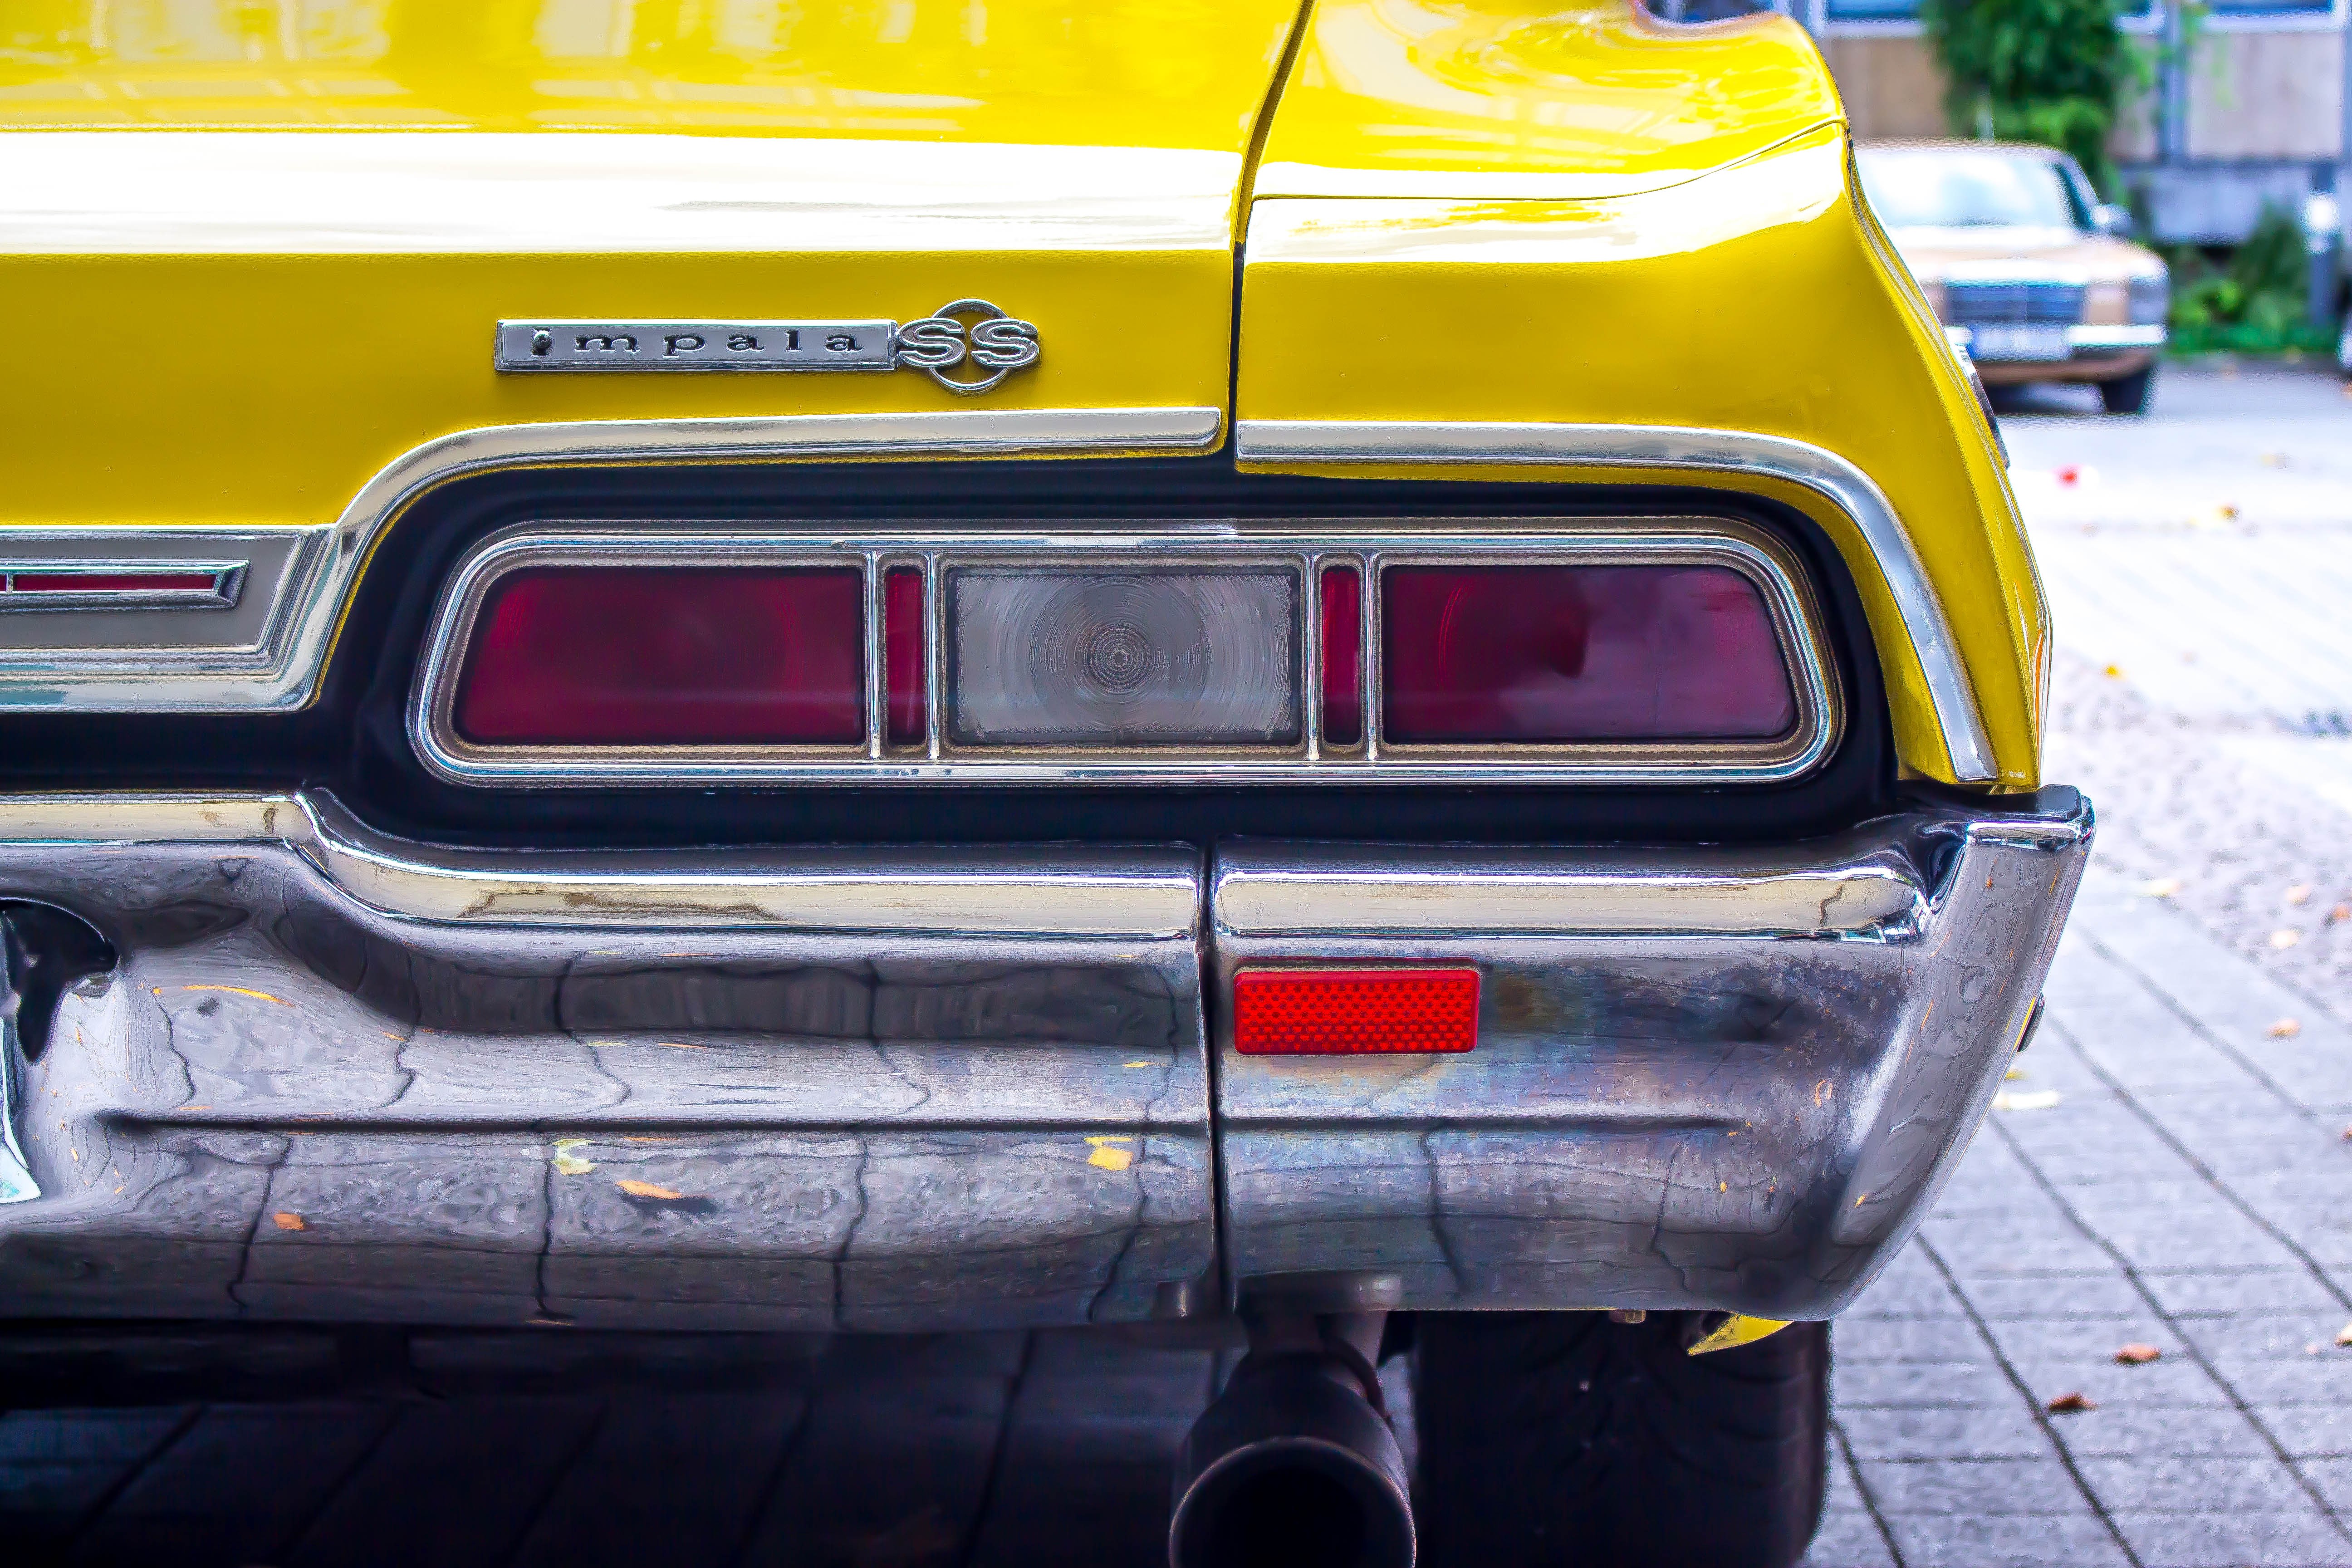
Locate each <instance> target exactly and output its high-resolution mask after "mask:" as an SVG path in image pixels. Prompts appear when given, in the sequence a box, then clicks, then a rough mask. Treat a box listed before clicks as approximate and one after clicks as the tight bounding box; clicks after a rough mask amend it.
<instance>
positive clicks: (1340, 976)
mask: <svg viewBox="0 0 2352 1568" xmlns="http://www.w3.org/2000/svg"><path fill="white" fill-rule="evenodd" d="M1477 1043H1478V972H1477V971H1476V970H1475V969H1244V970H1243V971H1242V972H1241V973H1238V974H1236V975H1234V1049H1235V1050H1236V1051H1239V1052H1240V1053H1241V1054H1242V1055H1244V1056H1245V1057H1284V1056H1370V1055H1383V1054H1391V1053H1396V1054H1402V1053H1406V1052H1436V1051H1466V1050H1468V1049H1470V1048H1471V1047H1473V1046H1475V1045H1476V1044H1477Z"/></svg>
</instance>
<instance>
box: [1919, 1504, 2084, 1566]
mask: <svg viewBox="0 0 2352 1568" xmlns="http://www.w3.org/2000/svg"><path fill="white" fill-rule="evenodd" d="M1886 1527H1887V1528H1888V1529H1889V1530H1890V1531H1894V1534H1895V1548H1896V1550H1897V1551H1899V1552H1901V1553H1902V1558H1903V1563H1904V1564H1905V1568H2107V1565H2108V1564H2116V1565H2121V1564H2125V1563H2129V1562H2130V1559H2129V1558H2127V1557H2126V1556H2125V1555H2124V1551H2123V1548H2122V1547H2121V1546H2119V1545H2117V1544H2116V1538H2115V1536H2114V1534H2113V1533H2112V1532H2111V1531H2109V1530H2108V1529H2107V1525H2106V1522H2105V1521H2104V1520H2100V1519H2098V1518H2095V1517H2093V1516H2090V1515H2084V1516H2082V1517H2080V1518H2068V1517H2065V1516H2063V1515H2053V1514H2000V1515H1992V1516H1989V1517H1977V1518H1970V1517H1969V1516H1966V1515H1952V1514H1941V1513H1921V1514H1890V1515H1888V1516H1887V1520H1886Z"/></svg>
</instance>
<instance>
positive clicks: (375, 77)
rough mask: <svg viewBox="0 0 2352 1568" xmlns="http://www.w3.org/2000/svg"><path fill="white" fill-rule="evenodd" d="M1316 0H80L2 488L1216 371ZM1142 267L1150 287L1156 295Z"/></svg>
mask: <svg viewBox="0 0 2352 1568" xmlns="http://www.w3.org/2000/svg"><path fill="white" fill-rule="evenodd" d="M1296 18H1297V0H1092V3H1089V4H1086V5H1077V4H1070V3H1066V0H1065V3H1059V4H1055V3H1034V0H1033V3H1007V0H890V3H889V4H887V5H884V4H862V3H851V0H839V3H835V4H822V3H816V4H803V5H795V6H791V7H741V6H736V7H728V6H721V5H700V6H683V7H681V6H677V5H669V6H659V5H651V4H629V3H625V0H611V3H610V4H605V3H603V0H563V3H559V0H391V3H390V4H388V5H387V4H386V3H385V0H373V3H369V0H311V3H308V4H305V5H302V6H300V7H289V6H276V7H250V6H248V7H242V8H239V7H207V6H172V7H132V6H119V5H118V6H109V7H98V6H95V5H93V6H91V7H90V8H89V12H88V14H87V15H86V16H84V17H83V25H82V27H81V36H80V37H79V38H78V39H77V40H74V41H73V42H74V45H75V47H61V48H60V49H58V51H56V53H55V54H54V56H53V57H51V58H46V59H28V58H26V57H22V56H19V57H16V58H14V59H13V60H11V61H9V62H8V63H5V64H0V141H5V156H6V163H7V166H8V168H9V170H10V178H9V179H8V181H6V182H5V183H0V297H5V298H6V299H7V300H9V302H10V307H11V310H12V311H13V312H14V313H15V315H16V319H17V320H18V321H31V322H38V321H63V322H71V323H74V327H73V343H74V346H73V350H72V352H71V353H56V354H43V355H38V356H27V357H26V359H25V360H24V361H23V362H21V363H19V364H18V366H17V367H16V369H15V370H14V371H13V372H12V374H10V375H9V376H8V377H6V378H5V381H0V468H5V472H6V473H7V474H8V477H9V483H8V484H7V486H5V488H0V523H14V524H37V525H48V524H122V525H153V524H159V523H162V524H173V523H207V524H217V523H234V524H236V525H238V526H271V525H278V524H315V523H320V522H324V521H330V520H331V519H333V518H334V517H335V516H336V515H337V514H338V513H339V512H340V511H341V508H342V507H343V505H344V504H345V503H346V502H347V501H348V500H350V499H351V497H352V495H353V494H354V493H355V492H357V491H358V490H359V489H360V488H361V486H362V485H363V484H364V483H365V482H366V481H367V480H368V479H369V478H370V477H371V476H372V475H373V474H374V473H376V472H377V471H378V470H379V469H381V468H383V466H384V465H385V464H386V463H388V462H390V461H391V460H393V459H394V458H397V457H398V456H400V455H401V454H403V453H404V452H407V451H410V450H412V449H414V448H415V447H418V446H420V445H422V444H424V443H425V442H427V441H429V440H432V439H434V438H436V437H441V436H444V435H447V434H451V433H453V432H457V431H461V430H466V429H470V428H476V427H479V426H490V425H504V424H518V423H532V422H541V421H568V420H596V419H618V420H627V419H657V418H691V417H720V416H776V415H793V414H840V413H865V412H893V411H914V412H922V411H948V410H962V409H970V408H973V407H976V406H986V407H989V408H994V409H1021V408H1096V407H1112V408H1131V407H1146V408H1149V407H1202V406H1208V407H1223V405H1225V403H1226V402H1227V401H1228V394H1229V388H1230V384H1231V383H1230V373H1229V365H1230V356H1231V347H1232V310H1233V296H1234V290H1233V246H1234V229H1235V216H1234V215H1235V213H1236V211H1237V208H1238V205H1239V201H1240V195H1241V190H1242V181H1243V176H1244V164H1245V154H1246V153H1247V151H1248V148H1249V145H1250V141H1251V138H1252V135H1253V134H1254V131H1255V123H1256V121H1257V118H1258V114H1259V110H1261V108H1262V106H1263V104H1264V102H1265V96H1266V92H1267V89H1268V87H1269V85H1270V83H1271V81H1272V79H1273V77H1274V73H1275V71H1276V67H1277V65H1278V63H1279V61H1280V59H1281V58H1282V54H1283V50H1284V48H1285V47H1286V41H1287V38H1288V36H1289V31H1290V28H1291V26H1292V25H1293V24H1294V23H1295V21H1296ZM967 297H978V298H982V299H986V300H992V301H993V302H995V303H996V304H998V305H1000V306H1002V307H1003V309H1005V310H1009V311H1011V312H1013V313H1014V314H1016V315H1020V316H1024V317H1026V318H1028V319H1030V320H1032V321H1036V322H1037V323H1038V325H1039V328H1040V331H1041V337H1042V341H1043V345H1044V354H1043V358H1042V360H1041V361H1040V363H1039V364H1038V365H1037V366H1036V368H1035V369H1034V370H1030V371H1024V372H1023V373H1021V374H1017V375H1015V376H1013V377H1012V378H1011V379H1009V380H1008V381H1006V382H1005V383H1004V384H1003V385H1002V386H1001V387H999V388H997V389H996V390H994V391H992V392H991V393H990V394H988V395H987V396H986V397H985V398H984V399H972V398H966V397H960V396H957V395H954V394H951V393H949V392H947V391H945V390H943V389H941V388H940V387H939V386H937V385H935V384H932V383H931V382H930V381H929V378H928V377H925V376H923V375H920V374H916V373H913V372H899V373H895V374H892V373H883V374H836V375H592V376H518V375H511V374H509V375H504V376H501V375H499V374H496V373H495V372H493V370H492V369H491V363H490V343H491V334H492V329H493V324H494V323H495V322H496V321H498V320H499V318H501V317H512V316H548V317H558V318H560V317H565V316H572V317H582V318H590V319H594V318H606V319H613V318H618V319H656V320H658V319H686V320H692V319H697V318H717V319H736V320H773V319H779V318H786V319H827V318H833V319H849V320H870V319H876V318H887V319H896V320H901V321H904V320H911V319H914V318H916V317H919V316H923V315H928V314H929V313H930V312H931V311H932V310H936V309H937V308H938V307H940V305H943V304H945V303H947V302H948V301H950V300H957V299H962V298H967ZM1138 301H1149V308H1148V309H1139V308H1138Z"/></svg>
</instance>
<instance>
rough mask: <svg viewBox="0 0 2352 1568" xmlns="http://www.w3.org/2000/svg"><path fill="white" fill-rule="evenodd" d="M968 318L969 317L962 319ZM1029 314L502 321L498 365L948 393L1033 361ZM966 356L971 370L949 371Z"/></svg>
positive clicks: (983, 386)
mask: <svg viewBox="0 0 2352 1568" xmlns="http://www.w3.org/2000/svg"><path fill="white" fill-rule="evenodd" d="M966 321H970V323H971V324H970V325H969V326H967V325H966V324H965V322H966ZM1038 352H1039V350H1038V343H1037V328H1036V324H1035V323H1034V322H1031V321H1020V320H1018V319H1016V318H1014V317H1012V316H1008V315H1006V314H1005V313H1004V312H1003V311H1002V310H998V309H997V308H996V307H995V306H993V305H992V304H990V303H989V302H988V301H987V300H957V301H955V303H953V304H951V305H942V306H940V309H939V310H937V311H935V312H933V313H932V314H930V315H928V316H925V317H922V318H921V319H919V320H918V321H907V322H903V323H901V322H898V321H500V322H499V338H498V356H497V363H498V368H499V369H500V370H516V371H551V370H896V369H898V367H899V366H900V365H907V366H909V367H911V368H913V369H916V370H919V371H923V372H925V373H927V374H929V376H930V377H931V379H932V380H934V381H936V382H938V383H939V384H940V385H941V386H944V387H946V388H947V389H948V390H949V391H950V392H986V391H987V390H988V389H989V388H990V387H992V386H994V385H995V384H997V383H998V382H1000V381H1003V379H1004V378H1005V377H1006V376H1008V375H1010V374H1013V372H1014V371H1016V370H1023V369H1025V368H1027V367H1028V366H1030V365H1033V364H1035V363H1037V355H1038ZM965 363H971V364H972V365H974V366H977V367H978V368H979V371H980V374H978V375H974V376H970V377H958V376H953V375H950V374H948V373H949V372H950V371H952V370H955V369H957V368H958V367H959V366H961V365H963V364H965Z"/></svg>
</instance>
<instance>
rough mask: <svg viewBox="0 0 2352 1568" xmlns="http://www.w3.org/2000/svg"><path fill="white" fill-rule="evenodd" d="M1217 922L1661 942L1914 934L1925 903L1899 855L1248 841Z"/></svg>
mask: <svg viewBox="0 0 2352 1568" xmlns="http://www.w3.org/2000/svg"><path fill="white" fill-rule="evenodd" d="M1216 900H1217V921H1218V924H1219V928H1220V929H1221V930H1223V931H1230V932H1232V933H1233V934H1234V935H1235V936H1245V937H1250V938H1253V939H1265V940H1268V941H1280V940H1283V939H1286V938H1294V937H1304V938H1315V939H1320V938H1322V937H1326V936H1378V935H1399V934H1412V933H1416V932H1429V931H1444V932H1445V933H1446V934H1447V935H1449V936H1501V935H1509V934H1513V933H1518V934H1523V935H1544V936H1559V935H1574V934H1584V935H1602V934H1614V935H1620V936H1632V935H1659V934H1664V933H1667V932H1685V933H1696V934H1706V935H1713V936H1771V937H1844V936H1864V935H1874V936H1880V937H1886V938H1890V939H1891V938H1894V937H1897V936H1903V935H1907V934H1909V933H1912V932H1915V931H1917V930H1918V929H1919V928H1920V926H1921V924H1922V923H1923V922H1924V921H1925V920H1926V918H1927V912H1928V910H1927V897H1926V894H1925V893H1924V891H1923V890H1922V889H1921V888H1920V887H1919V884H1918V881H1917V879H1916V873H1915V870H1914V868H1912V867H1910V866H1909V865H1907V864H1906V863H1905V861H1904V860H1903V859H1902V858H1901V857H1900V856H1899V855H1896V854H1895V853H1894V852H1892V851H1891V850H1873V851H1866V852H1862V853H1859V854H1857V853H1855V852H1854V851H1853V849H1852V848H1851V847H1850V846H1843V845H1836V844H1822V843H1819V842H1816V843H1809V844H1804V845H1799V846H1795V847H1789V848H1778V849H1771V850H1759V849H1714V848H1695V849H1654V848H1642V847H1630V848H1624V849H1621V850H1618V851H1616V852H1614V853H1613V854H1612V855H1610V856H1608V857H1607V858H1605V859H1603V858H1596V857H1595V856H1594V855H1592V854H1591V852H1589V851H1587V852H1580V851H1574V850H1565V849H1542V848H1534V849H1519V850H1514V851H1512V852H1511V853H1510V854H1508V855H1507V856H1489V857H1483V858H1482V857H1480V856H1476V855H1474V854H1469V853H1466V852H1464V851H1460V850H1452V849H1435V848H1425V847H1414V846H1407V845H1385V844H1384V845H1380V846H1377V847H1373V846H1367V845H1349V844H1335V845H1329V846H1317V847H1314V848H1313V849H1312V850H1311V851H1306V850H1301V849H1299V848H1297V847H1292V846H1283V847H1278V848H1273V847H1265V846H1260V845H1256V844H1253V843H1250V842H1248V841H1246V840H1244V841H1240V842H1237V843H1232V844H1227V845H1225V846H1223V847H1221V848H1220V849H1219V850H1218V852H1217V882H1216Z"/></svg>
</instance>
